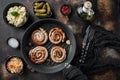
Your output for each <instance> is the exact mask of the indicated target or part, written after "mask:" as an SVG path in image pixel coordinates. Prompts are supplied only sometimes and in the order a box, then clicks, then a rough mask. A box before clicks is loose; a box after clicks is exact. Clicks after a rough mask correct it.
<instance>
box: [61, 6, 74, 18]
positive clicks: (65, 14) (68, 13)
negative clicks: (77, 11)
mask: <svg viewBox="0 0 120 80" xmlns="http://www.w3.org/2000/svg"><path fill="white" fill-rule="evenodd" d="M65 7H67V8H69V12H67V13H66V12H65V13H63V11H62V9H63V8H65ZM71 11H72V10H71V6H70V5H69V4H63V5H62V6H61V8H60V12H61V13H62V14H63V15H64V16H69V15H70V14H71Z"/></svg>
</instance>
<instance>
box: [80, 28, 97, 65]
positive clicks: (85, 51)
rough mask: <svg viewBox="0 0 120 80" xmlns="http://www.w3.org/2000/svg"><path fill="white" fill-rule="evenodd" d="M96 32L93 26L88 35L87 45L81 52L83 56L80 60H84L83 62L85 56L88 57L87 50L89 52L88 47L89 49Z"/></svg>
mask: <svg viewBox="0 0 120 80" xmlns="http://www.w3.org/2000/svg"><path fill="white" fill-rule="evenodd" d="M94 33H95V30H94V29H92V28H91V29H90V32H89V35H88V40H87V42H86V45H85V47H84V48H83V51H82V53H81V54H82V56H81V59H80V60H79V62H82V63H84V62H85V58H86V55H87V52H88V49H89V45H90V43H91V41H92V39H93V38H94Z"/></svg>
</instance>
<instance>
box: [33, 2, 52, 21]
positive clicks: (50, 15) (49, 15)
mask: <svg viewBox="0 0 120 80" xmlns="http://www.w3.org/2000/svg"><path fill="white" fill-rule="evenodd" d="M41 2H43V3H44V4H45V3H48V2H47V1H35V2H34V3H33V12H34V15H35V13H36V12H35V11H34V5H35V3H41ZM48 4H49V3H48ZM49 5H50V4H49ZM50 8H51V6H50ZM52 14H53V13H52V8H51V11H50V13H49V14H48V15H47V16H37V15H35V16H37V17H38V18H41V19H43V18H51V17H52Z"/></svg>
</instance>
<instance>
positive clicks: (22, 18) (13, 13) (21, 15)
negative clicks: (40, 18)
mask: <svg viewBox="0 0 120 80" xmlns="http://www.w3.org/2000/svg"><path fill="white" fill-rule="evenodd" d="M28 18H29V12H28V11H27V8H26V7H25V6H24V5H23V4H21V3H10V4H8V5H7V6H6V7H5V9H4V11H3V19H4V22H5V23H6V24H8V25H10V26H13V27H22V26H24V25H25V23H27V21H28Z"/></svg>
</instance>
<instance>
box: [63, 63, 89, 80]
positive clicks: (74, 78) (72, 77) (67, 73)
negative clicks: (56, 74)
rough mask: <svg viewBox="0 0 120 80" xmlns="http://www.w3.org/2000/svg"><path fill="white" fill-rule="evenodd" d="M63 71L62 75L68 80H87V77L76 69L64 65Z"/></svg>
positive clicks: (69, 65) (67, 64)
mask: <svg viewBox="0 0 120 80" xmlns="http://www.w3.org/2000/svg"><path fill="white" fill-rule="evenodd" d="M65 66H66V67H65V68H64V69H63V75H64V77H65V78H66V79H68V80H88V78H87V76H86V75H84V74H83V73H82V71H81V70H80V69H78V68H77V67H75V66H73V65H71V64H69V63H66V64H65Z"/></svg>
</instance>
